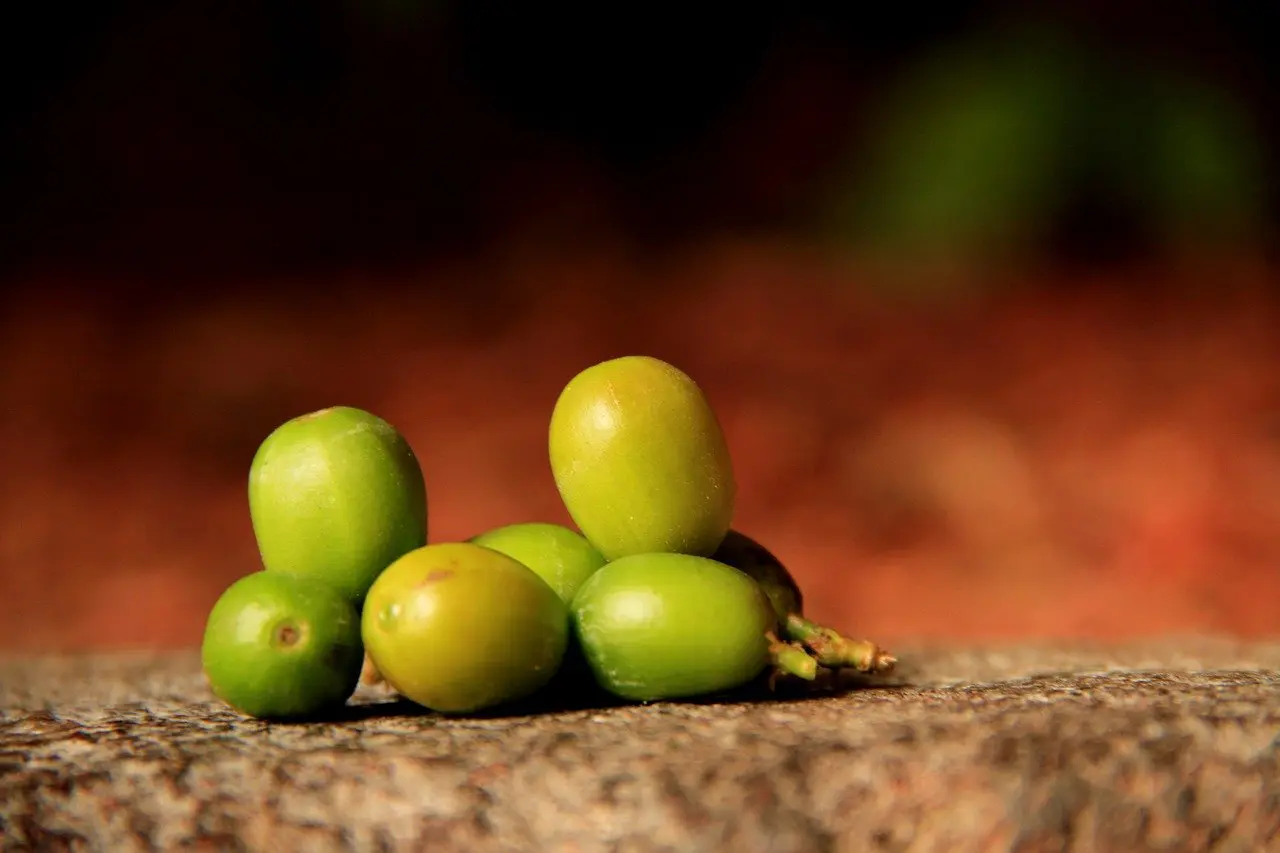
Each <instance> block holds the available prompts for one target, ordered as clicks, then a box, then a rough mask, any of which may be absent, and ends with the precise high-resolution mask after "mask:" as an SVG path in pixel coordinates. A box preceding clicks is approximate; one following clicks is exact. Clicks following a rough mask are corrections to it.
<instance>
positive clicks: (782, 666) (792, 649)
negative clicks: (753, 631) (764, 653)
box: [765, 631, 818, 681]
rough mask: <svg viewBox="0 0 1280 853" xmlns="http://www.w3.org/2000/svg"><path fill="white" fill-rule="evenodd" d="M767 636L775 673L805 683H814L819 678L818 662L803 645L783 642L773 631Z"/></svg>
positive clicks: (770, 658)
mask: <svg viewBox="0 0 1280 853" xmlns="http://www.w3.org/2000/svg"><path fill="white" fill-rule="evenodd" d="M765 636H766V637H768V638H769V660H770V662H771V663H772V664H773V668H774V671H775V672H782V673H786V674H788V675H794V676H796V677H797V678H803V679H804V680H805V681H813V680H814V679H815V678H817V677H818V662H817V661H816V660H814V659H813V657H812V656H811V655H810V654H809V653H808V652H806V651H805V650H804V647H803V646H802V645H800V644H799V643H787V642H783V641H782V640H779V639H778V637H777V635H776V634H774V633H773V632H772V631H770V632H769V633H768V634H766V635H765Z"/></svg>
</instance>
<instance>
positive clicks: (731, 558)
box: [711, 530, 804, 624]
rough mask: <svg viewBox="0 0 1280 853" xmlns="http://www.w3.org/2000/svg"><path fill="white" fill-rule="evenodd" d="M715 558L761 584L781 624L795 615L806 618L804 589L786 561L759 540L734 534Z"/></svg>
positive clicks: (731, 533) (727, 538)
mask: <svg viewBox="0 0 1280 853" xmlns="http://www.w3.org/2000/svg"><path fill="white" fill-rule="evenodd" d="M711 558H712V559H713V560H719V561H720V562H721V563H724V564H726V565H729V566H733V567H734V568H735V569H737V570H738V571H740V572H743V573H744V574H746V575H747V576H748V577H750V578H751V579H752V580H754V581H755V582H756V583H758V584H760V588H761V589H763V590H764V594H765V595H767V596H768V597H769V602H770V603H771V604H772V605H773V610H774V612H775V613H776V614H777V616H778V622H779V623H780V624H783V623H786V621H787V617H788V616H791V615H792V614H795V615H796V616H802V615H804V594H803V593H801V592H800V585H799V584H797V583H796V580H795V578H793V577H792V576H791V572H789V571H788V570H787V567H786V566H784V565H783V564H782V561H781V560H779V559H778V558H777V557H775V556H774V555H773V552H772V551H770V550H769V549H768V548H766V547H764V546H763V545H761V544H760V543H759V542H757V541H756V540H755V539H752V538H751V537H750V536H747V535H746V534H745V533H741V532H739V531H737V530H730V531H729V532H728V534H726V536H725V537H724V541H723V542H721V543H720V547H719V548H717V549H716V552H715V553H714V554H712V555H711Z"/></svg>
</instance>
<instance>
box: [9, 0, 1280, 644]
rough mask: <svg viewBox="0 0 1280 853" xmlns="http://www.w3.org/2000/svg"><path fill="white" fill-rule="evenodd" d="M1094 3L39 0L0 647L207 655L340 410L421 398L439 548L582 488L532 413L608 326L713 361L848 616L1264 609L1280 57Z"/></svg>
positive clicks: (1273, 408)
mask: <svg viewBox="0 0 1280 853" xmlns="http://www.w3.org/2000/svg"><path fill="white" fill-rule="evenodd" d="M1094 5H1096V4H1075V5H1073V6H1072V11H1071V12H1070V13H1067V12H1056V13H1053V14H1048V15H1047V16H1042V17H1038V18H1036V19H1034V20H1030V19H1027V18H1026V17H1025V16H1020V15H1017V14H1014V13H1012V12H1010V11H1009V10H1008V9H1007V8H1005V6H1003V5H1002V4H973V5H971V6H968V7H964V6H963V5H962V6H961V7H957V9H956V10H955V11H953V13H952V14H951V17H950V18H947V19H945V20H937V21H935V22H934V23H933V24H932V25H931V27H930V29H929V30H927V31H923V30H921V29H920V28H919V26H918V25H916V24H914V23H913V22H911V21H910V20H909V16H907V15H905V14H904V13H898V14H897V15H896V16H895V14H894V13H892V12H880V13H876V15H875V16H872V17H870V18H867V17H859V18H857V19H854V17H853V16H851V15H834V14H833V15H832V16H830V17H827V18H817V17H801V16H800V15H799V14H798V13H797V14H787V13H781V12H777V13H771V14H770V15H769V16H762V17H757V18H750V17H747V16H745V14H744V16H743V17H742V18H741V19H740V20H734V21H729V22H725V21H721V20H718V19H716V20H712V19H708V20H705V21H702V20H693V19H690V20H687V21H684V22H683V26H682V27H681V28H672V27H670V26H669V25H668V24H669V22H666V21H663V20H661V19H657V18H655V17H652V16H648V17H646V16H645V15H643V14H640V13H633V15H632V18H631V19H630V20H628V21H626V22H625V23H623V24H619V23H618V22H617V21H616V20H606V19H605V18H604V17H598V19H584V18H583V17H582V15H581V13H575V15H573V16H568V15H566V14H565V13H561V17H560V18H556V17H555V15H554V14H553V13H552V12H548V11H546V10H542V11H540V12H536V13H535V12H518V11H509V10H508V11H503V12H499V11H498V10H495V9H488V10H487V11H486V9H485V7H484V6H483V5H482V4H462V3H453V4H450V3H435V4H414V3H412V2H408V0H406V2H404V3H400V4H395V3H392V2H390V0H387V2H382V3H378V4H372V3H370V4H363V5H362V4H350V3H348V4H344V3H337V2H330V3H319V4H315V5H314V6H312V7H309V8H308V9H307V10H300V9H296V8H294V7H292V6H285V5H281V4H275V3H268V4H250V3H247V2H244V3H227V4H223V5H222V6H220V7H219V9H217V10H211V9H204V8H202V7H196V6H195V5H193V4H175V5H172V6H170V7H166V9H162V10H157V9H152V8H148V7H143V6H141V5H138V6H134V5H130V4H106V5H104V6H102V7H101V8H100V9H98V10H97V11H96V12H93V13H91V16H90V17H89V18H86V19H84V20H82V21H80V22H78V23H77V24H76V25H74V27H73V25H71V24H67V23H66V22H65V21H63V20H60V19H57V16H55V15H53V13H51V12H42V11H41V10H40V9H38V8H37V9H32V10H27V11H26V12H25V13H23V14H26V15H28V16H29V17H28V18H26V19H23V20H21V21H18V22H16V23H17V24H19V25H17V26H13V27H8V28H5V31H4V32H5V36H7V37H8V38H9V39H11V40H12V42H13V45H15V46H16V45H18V44H19V43H20V42H21V43H23V44H24V45H25V47H27V48H37V49H38V50H36V51H35V52H34V54H33V55H39V56H40V57H41V61H40V62H38V63H36V64H34V65H31V66H29V68H28V71H29V73H27V74H25V75H23V76H21V77H15V76H13V75H9V76H8V77H7V83H6V85H7V86H9V87H11V88H12V91H11V92H8V93H7V97H6V103H9V104H13V105H14V107H13V108H12V109H11V110H10V111H9V112H8V113H7V121H6V122H5V125H4V127H3V130H4V136H3V140H4V145H5V148H4V152H3V153H4V155H5V156H4V157H3V162H4V166H3V167H2V168H3V169H4V171H5V175H4V177H5V179H6V183H7V185H8V186H10V187H12V188H13V189H12V191H11V192H9V193H8V194H7V195H6V196H5V198H4V199H3V201H0V215H3V224H4V232H5V237H4V241H5V242H4V244H3V245H4V247H5V250H6V251H5V255H4V259H5V260H6V262H7V263H6V265H5V289H4V293H3V297H2V300H3V301H0V311H2V312H3V313H2V315H0V395H2V397H0V399H3V401H4V404H3V413H4V414H3V418H2V419H0V461H2V462H3V471H4V477H3V480H0V482H2V483H3V486H2V487H0V649H5V650H31V649H73V648H86V647H94V646H97V647H137V646H175V645H190V644H194V643H197V642H198V641H199V637H200V633H201V631H202V628H203V619H204V616H205V614H206V613H207V611H208V608H209V607H210V606H211V605H212V603H213V601H214V599H215V598H216V597H217V596H218V594H219V593H220V592H221V591H222V589H224V588H225V587H226V586H227V585H228V584H229V583H230V582H231V581H232V580H234V579H235V578H237V577H239V576H240V575H242V574H244V573H246V572H249V571H252V570H254V569H255V568H256V552H255V548H254V543H253V538H252V533H251V530H250V526H249V519H248V509H247V504H246V497H245V486H246V476H247V473H248V466H249V462H250V460H251V458H252V455H253V452H254V450H255V449H256V447H257V445H258V443H259V442H260V441H261V440H262V439H263V438H264V437H265V436H266V435H267V433H269V432H270V431H271V429H273V428H274V427H275V426H276V425H277V424H279V423H280V422H282V421H284V420H286V419H288V418H290V417H293V416H295V415H297V414H301V413H302V412H305V411H309V410H312V409H316V408H320V407H322V406H327V405H334V404H347V405H355V406H361V407H363V408H367V409H370V410H372V411H374V412H376V413H378V414H380V415H382V416H384V417H386V418H387V419H389V420H391V421H392V422H393V423H395V424H396V425H397V426H398V427H399V428H400V429H401V430H402V431H403V432H404V433H405V435H406V436H407V437H408V439H409V440H410V442H411V443H412V445H413V446H414V448H415V450H416V451H417V453H418V455H419V459H420V461H421V462H422V464H423V468H424V471H425V474H426V478H427V483H428V488H429V492H430V501H431V509H430V536H431V539H433V540H436V541H440V540H447V539H457V538H463V537H466V536H470V535H472V534H474V533H477V532H479V531H481V530H483V529H485V528H488V527H491V526H495V525H499V524H504V523H508V522H514V521H521V520H534V519H542V520H551V521H566V520H567V518H566V516H565V514H564V511H563V509H562V508H561V507H560V505H559V502H558V499H557V496H556V493H555V489H554V486H553V483H552V480H551V476H550V471H549V468H548V464H547V460H546V428H547V421H548V418H549V416H550V412H551V407H552V405H553V403H554V401H555V397H556V394H557V393H558V391H559V389H560V387H561V386H562V385H563V384H564V383H565V382H566V381H567V380H568V379H569V378H570V377H571V376H572V375H573V374H574V373H576V372H577V371H578V370H580V369H582V368H583V367H585V366H587V365H588V364H590V363H592V362H594V361H598V360H601V359H604V358H609V357H613V356H616V355H621V354H627V353H646V354H651V355H655V356H658V357H662V358H665V359H668V360H670V361H672V362H674V363H676V364H677V365H679V366H681V367H682V368H684V369H685V370H687V371H688V372H690V373H691V374H692V375H693V376H694V377H695V378H696V379H697V380H698V381H699V382H700V383H701V384H702V385H703V387H704V389H705V390H706V392H707V393H708V395H709V397H710V398H711V401H712V403H713V405H714V406H715V407H716V410H717V412H718V413H719V415H720V417H721V420H722V423H723V425H724V428H725V430H726V433H727V436H728V439H729V443H730V445H731V448H732V450H733V452H734V457H735V462H736V465H737V472H738V480H739V494H740V502H739V508H738V520H737V524H736V526H737V527H738V528H739V529H741V530H743V531H744V532H747V533H749V534H751V535H753V536H755V537H756V538H757V539H759V540H761V541H762V542H763V543H764V544H766V545H767V546H768V547H770V548H771V549H772V550H774V551H775V553H777V555H778V556H779V557H781V558H782V559H783V561H784V562H786V563H787V564H788V565H789V566H790V567H791V569H792V571H793V572H794V573H795V574H796V575H797V577H798V578H799V579H800V581H801V583H802V585H803V586H804V588H805V590H806V593H807V596H808V602H809V606H810V610H811V612H812V613H813V614H814V615H815V616H817V617H818V618H820V619H825V620H830V621H832V622H835V623H838V624H840V625H841V626H842V627H845V628H847V629H848V630H849V631H852V632H857V633H864V634H868V635H872V636H874V637H875V638H876V639H879V640H882V641H884V642H887V643H892V642H895V641H899V640H903V639H922V638H930V639H945V638H957V639H966V638H968V639H972V638H1007V637H1043V636H1060V637H1121V636H1134V635H1143V634H1153V633H1181V632H1195V631H1215V632H1226V633H1237V634H1240V635H1246V636H1259V635H1266V634H1275V633H1277V629H1278V627H1280V605H1277V603H1276V602H1277V601H1278V600H1280V597H1278V596H1277V593H1280V292H1278V291H1277V289H1276V286H1275V284H1276V277H1275V268H1274V260H1273V259H1272V258H1271V257H1269V246H1270V245H1271V244H1272V239H1273V237H1274V235H1275V233H1276V229H1275V216H1274V210H1275V192H1274V182H1273V179H1272V177H1271V176H1272V174H1273V172H1274V169H1273V165H1274V160H1275V157H1274V151H1275V145H1274V137H1275V123H1274V112H1275V111H1274V106H1275V104H1274V97H1275V95H1274V87H1270V86H1269V85H1268V81H1271V80H1273V79H1274V71H1275V65H1274V63H1275V60H1274V59H1272V58H1271V57H1270V55H1269V53H1268V52H1267V51H1266V50H1265V49H1263V46H1262V45H1261V38H1260V36H1259V27H1260V20H1258V19H1255V18H1251V17H1250V16H1249V14H1248V13H1247V12H1246V11H1244V10H1243V8H1241V9H1235V8H1233V9H1232V10H1231V11H1230V12H1224V11H1222V10H1215V9H1214V8H1213V7H1209V6H1205V7H1203V8H1202V7H1201V6H1199V5H1196V4H1190V3H1187V4H1174V6H1172V7H1170V6H1169V5H1168V4H1156V5H1150V4H1141V3H1139V4H1134V5H1133V6H1131V7H1127V8H1126V11H1125V12H1123V13H1121V12H1115V11H1108V10H1106V9H1104V8H1102V7H1100V6H1099V7H1098V8H1093V7H1094ZM1156 11H1158V12H1159V14H1156ZM14 14H15V15H16V14H18V13H14ZM859 14H860V16H861V15H862V13H859ZM570 18H571V19H572V21H571V23H572V24H573V26H574V27H578V28H582V27H586V28H587V29H586V30H585V32H587V33H589V34H590V35H589V36H581V35H577V36H575V35H572V34H571V33H573V32H582V31H583V30H581V29H579V30H573V29H572V28H571V27H569V26H568V23H569V22H570V20H569V19H570ZM634 45H639V46H634ZM1028 45H1030V46H1031V47H1032V48H1033V49H1028ZM1046 46H1051V47H1052V49H1049V48H1048V47H1046ZM8 55H9V56H10V57H12V56H13V51H10V52H9V54H8ZM1044 56H1051V57H1054V61H1053V62H1049V63H1043V64H1042V63H1041V62H1040V59H1039V58H1040V57H1044ZM658 57H660V58H661V61H657V59H656V58H658ZM1028 62H1029V63H1030V64H1024V63H1028ZM1009 63H1011V64H1009ZM1011 69H1012V70H1011ZM930 74H933V75H934V77H932V78H931V77H930ZM1011 79H1012V80H1020V81H1025V80H1032V81H1034V82H1035V85H1032V86H1030V87H1029V88H1026V89H1023V88H1018V89H1016V90H1010V89H1008V88H1001V85H1002V84H1001V81H1008V80H1011ZM930 80H933V82H930ZM938 80H941V81H944V82H945V81H956V80H964V81H967V82H966V83H965V85H964V86H959V87H956V86H951V85H950V83H948V85H941V86H940V85H939V84H938V83H937V81H938ZM904 81H906V82H904ZM911 81H915V82H911ZM921 81H923V82H921ZM1135 81H1136V82H1135ZM904 92H905V93H906V94H904ZM922 92H924V93H938V92H940V93H941V94H921V93H922ZM1126 99H1127V100H1126ZM1162 99H1163V100H1162ZM1047 104H1048V105H1056V107H1055V109H1052V110H1050V109H1046V108H1045V107H1046V105H1047ZM1152 104H1158V105H1160V107H1159V109H1155V108H1154V107H1152V108H1151V109H1150V110H1147V108H1148V107H1151V105H1152ZM1098 116H1104V117H1105V116H1110V117H1111V118H1110V119H1107V120H1106V121H1103V120H1102V119H1097V121H1093V120H1094V119H1095V118H1097V117H1098ZM1135 116H1137V117H1138V118H1134V117H1135ZM948 117H950V118H948ZM1085 117H1092V118H1090V121H1093V124H1088V122H1085V121H1084V118H1085ZM1139 119H1141V120H1139ZM1108 122H1110V123H1108ZM1086 124H1088V126H1087V127H1086V126H1085V125H1086ZM926 142H928V143H930V144H924V143H926ZM1157 154H1158V155H1159V156H1157ZM1032 190H1034V192H1033V191H1032Z"/></svg>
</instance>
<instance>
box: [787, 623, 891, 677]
mask: <svg viewBox="0 0 1280 853" xmlns="http://www.w3.org/2000/svg"><path fill="white" fill-rule="evenodd" d="M785 627H786V633H787V636H788V637H790V638H791V639H792V640H795V641H797V642H800V643H803V644H804V645H805V646H806V647H807V648H808V649H809V651H810V652H812V653H813V656H814V657H815V658H816V659H817V661H818V663H819V664H821V665H822V666H829V667H852V668H854V669H856V670H858V671H859V672H869V673H885V672H888V671H890V670H891V669H893V666H894V664H896V663H897V662H898V659H897V658H895V657H894V656H893V655H891V654H889V653H888V652H887V651H885V650H884V649H882V648H880V647H879V646H877V645H876V644H875V643H873V642H871V641H870V640H851V639H849V638H848V637H846V636H844V635H842V634H840V633H839V632H838V631H835V630H833V629H831V628H827V627H825V626H823V625H819V624H818V623H817V622H813V621H811V620H809V619H806V618H804V617H803V616H801V615H799V614H798V613H792V614H790V615H789V616H787V622H786V626H785Z"/></svg>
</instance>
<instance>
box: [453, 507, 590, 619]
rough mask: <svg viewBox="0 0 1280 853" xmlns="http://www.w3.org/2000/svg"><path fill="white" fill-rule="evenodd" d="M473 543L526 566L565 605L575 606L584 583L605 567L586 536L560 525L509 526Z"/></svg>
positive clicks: (488, 532)
mask: <svg viewBox="0 0 1280 853" xmlns="http://www.w3.org/2000/svg"><path fill="white" fill-rule="evenodd" d="M470 541H471V542H472V543H473V544H475V545H483V546H484V547H486V548H492V549H493V550H495V551H500V552H502V553H503V554H506V555H507V556H508V557H511V558H513V559H515V560H519V561H520V562H521V563H524V564H525V565H526V566H528V567H529V568H530V569H532V570H533V571H534V572H536V573H537V575H538V577H540V578H542V579H543V580H544V581H546V582H547V583H549V584H550V585H551V588H552V589H554V590H555V591H556V594H557V595H559V596H560V598H561V599H563V601H564V603H565V604H570V603H572V602H573V596H574V594H575V593H577V591H578V587H580V586H582V582H583V581H585V580H586V579H587V578H589V577H590V576H591V575H592V573H594V572H595V571H596V570H597V569H599V568H600V567H601V566H603V565H604V557H603V556H602V555H601V554H600V552H599V551H597V550H596V549H595V547H594V546H593V545H592V544H591V543H590V542H588V541H587V539H586V537H585V536H583V535H582V534H581V533H578V532H577V531H576V530H570V529H569V528H567V527H565V526H563V525H560V524H547V523H544V522H538V521H531V522H526V523H523V524H508V525H505V526H504V527H495V528H494V529H493V530H489V531H486V532H484V533H481V534H480V535H478V536H473V537H471V540H470Z"/></svg>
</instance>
